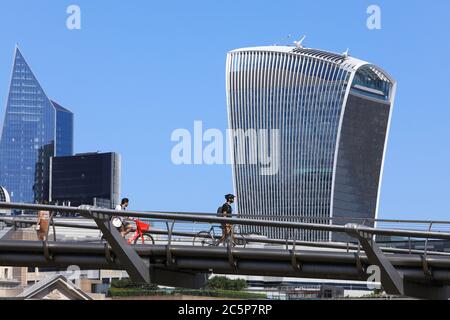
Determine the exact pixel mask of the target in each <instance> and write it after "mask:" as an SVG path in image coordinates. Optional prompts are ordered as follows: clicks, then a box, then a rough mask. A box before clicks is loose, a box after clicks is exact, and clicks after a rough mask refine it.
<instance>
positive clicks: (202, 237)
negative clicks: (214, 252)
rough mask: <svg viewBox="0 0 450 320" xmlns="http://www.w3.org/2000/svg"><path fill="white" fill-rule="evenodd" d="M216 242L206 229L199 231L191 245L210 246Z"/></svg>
mask: <svg viewBox="0 0 450 320" xmlns="http://www.w3.org/2000/svg"><path fill="white" fill-rule="evenodd" d="M215 243H216V240H215V239H214V238H213V237H212V236H211V233H209V232H208V231H200V232H199V233H197V234H196V235H195V237H194V239H193V240H192V245H193V246H196V245H197V246H198V245H201V246H202V247H212V246H214V245H215Z"/></svg>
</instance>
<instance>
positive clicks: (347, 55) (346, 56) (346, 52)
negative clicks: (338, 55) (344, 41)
mask: <svg viewBox="0 0 450 320" xmlns="http://www.w3.org/2000/svg"><path fill="white" fill-rule="evenodd" d="M349 53H350V48H347V50H346V51H345V52H344V53H343V54H342V55H343V56H344V58H345V59H348V57H349Z"/></svg>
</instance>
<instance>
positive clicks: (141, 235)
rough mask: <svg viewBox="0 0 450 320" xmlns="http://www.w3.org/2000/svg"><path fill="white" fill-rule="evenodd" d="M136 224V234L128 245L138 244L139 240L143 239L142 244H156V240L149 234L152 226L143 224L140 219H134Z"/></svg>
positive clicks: (129, 240)
mask: <svg viewBox="0 0 450 320" xmlns="http://www.w3.org/2000/svg"><path fill="white" fill-rule="evenodd" d="M134 222H135V223H136V231H135V232H134V235H133V236H132V237H131V238H130V239H128V244H132V243H134V244H136V243H137V242H138V240H139V239H141V241H142V244H145V242H146V241H148V242H150V243H151V244H155V239H153V237H152V236H151V234H150V232H149V230H150V224H148V223H145V222H142V221H141V220H139V219H134Z"/></svg>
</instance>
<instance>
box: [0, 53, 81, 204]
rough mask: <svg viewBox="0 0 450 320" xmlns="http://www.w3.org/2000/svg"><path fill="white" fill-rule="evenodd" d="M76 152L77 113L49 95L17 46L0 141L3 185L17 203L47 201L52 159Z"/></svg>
mask: <svg viewBox="0 0 450 320" xmlns="http://www.w3.org/2000/svg"><path fill="white" fill-rule="evenodd" d="M72 154H73V114H72V112H70V111H69V110H67V109H65V108H63V107H62V106H60V105H59V104H57V103H56V102H54V101H52V100H50V99H49V98H48V97H47V95H46V94H45V92H44V90H43V89H42V87H41V85H40V84H39V82H38V81H37V79H36V77H35V75H34V74H33V72H32V71H31V69H30V67H29V65H28V64H27V62H26V61H25V59H24V57H23V55H22V54H21V52H20V50H19V48H17V47H16V50H15V54H14V63H13V69H12V74H11V84H10V88H9V93H8V100H7V104H6V112H5V117H4V122H3V129H2V134H1V139H0V185H3V186H5V187H6V189H7V190H9V192H10V196H11V199H12V201H14V202H27V203H32V202H40V201H42V200H47V199H48V193H49V165H50V157H52V156H55V155H57V156H65V155H72Z"/></svg>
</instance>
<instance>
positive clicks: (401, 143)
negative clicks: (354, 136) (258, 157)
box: [0, 0, 450, 219]
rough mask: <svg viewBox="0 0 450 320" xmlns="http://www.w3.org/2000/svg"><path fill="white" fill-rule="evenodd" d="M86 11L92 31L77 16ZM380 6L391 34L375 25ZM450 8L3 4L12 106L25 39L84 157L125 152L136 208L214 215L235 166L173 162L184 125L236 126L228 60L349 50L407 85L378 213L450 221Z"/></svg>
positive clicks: (1, 62)
mask: <svg viewBox="0 0 450 320" xmlns="http://www.w3.org/2000/svg"><path fill="white" fill-rule="evenodd" d="M71 4H76V5H79V6H80V8H81V30H68V29H67V28H66V19H67V17H68V15H67V14H66V8H67V7H68V6H69V5H71ZM371 4H376V5H379V6H380V7H381V10H382V11H381V13H382V29H381V30H372V31H371V30H369V29H368V28H367V27H366V20H367V17H368V15H367V13H366V10H367V7H368V6H369V5H371ZM449 18H450V2H449V1H448V0H434V1H422V0H417V1H408V2H405V1H380V0H372V1H364V0H350V1H345V2H342V1H325V0H316V1H314V2H313V1H300V0H296V1H285V0H277V1H261V0H251V1H249V0H247V1H237V0H227V1H212V0H209V1H144V0H141V1H138V0H135V1H87V0H72V1H63V0H59V1H54V0H39V1H24V0H15V1H2V2H1V4H0V102H1V105H0V109H1V113H2V114H3V113H4V110H3V109H4V106H5V101H6V93H7V90H8V82H9V77H10V72H11V63H12V57H13V51H14V45H15V43H16V42H18V43H19V44H20V47H21V49H22V52H23V54H24V56H25V58H26V59H27V60H28V62H29V63H30V65H31V67H32V69H33V71H34V72H35V74H36V76H37V77H38V79H39V80H40V82H41V85H42V86H43V88H44V90H45V91H46V93H47V95H49V96H50V97H51V98H53V99H55V100H56V101H58V102H59V103H61V104H62V105H63V106H65V107H67V108H69V109H71V110H72V111H73V112H74V113H75V121H76V122H75V151H76V152H87V151H97V150H99V151H116V152H119V153H121V154H122V157H123V165H122V179H123V184H122V189H123V194H124V195H125V196H129V197H130V198H131V199H132V208H133V209H146V210H181V211H202V212H214V211H215V210H216V208H217V206H218V204H219V203H220V202H222V200H223V195H224V194H225V193H228V192H231V191H232V181H231V168H230V167H229V166H227V165H222V166H218V165H215V166H206V165H201V166H175V165H173V164H172V162H171V158H170V154H171V149H172V147H173V146H174V143H173V142H171V140H170V136H171V133H172V131H173V130H174V129H177V128H187V129H190V130H192V129H193V123H194V121H195V120H202V121H203V125H204V127H205V128H219V129H222V130H224V129H225V128H226V127H227V119H226V96H225V58H226V53H227V52H228V51H230V50H232V49H235V48H239V47H246V46H255V45H272V44H275V43H277V44H287V43H291V42H292V41H293V40H294V39H291V40H289V41H286V40H283V39H285V38H286V36H287V35H288V34H292V35H293V38H299V37H300V36H301V35H303V34H306V35H307V39H306V41H305V42H304V44H305V45H306V46H308V47H314V48H320V49H326V50H331V51H336V52H344V51H345V50H346V49H347V48H350V54H351V55H353V56H355V57H357V58H360V59H363V60H367V61H370V62H373V63H375V64H378V65H380V66H382V67H383V68H384V69H386V70H388V71H389V72H390V73H391V74H392V75H393V76H394V77H395V78H396V79H397V80H398V82H399V87H398V94H397V99H396V105H395V110H394V115H393V120H392V121H393V122H392V128H391V133H390V141H389V147H388V153H387V156H386V164H385V173H384V179H383V186H382V195H381V207H380V216H381V217H383V218H393V217H396V218H417V219H450V217H449V214H450V201H449V200H448V199H449V183H450V169H449V163H450V148H449V146H450V126H449V125H448V124H449V122H450V101H449V100H450V98H449V97H450V96H449V94H448V93H449V90H450V87H449V86H450V81H449V79H448V75H449V74H450V62H449V57H450V43H449V41H448V36H447V33H448V31H449V29H450V19H449Z"/></svg>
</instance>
